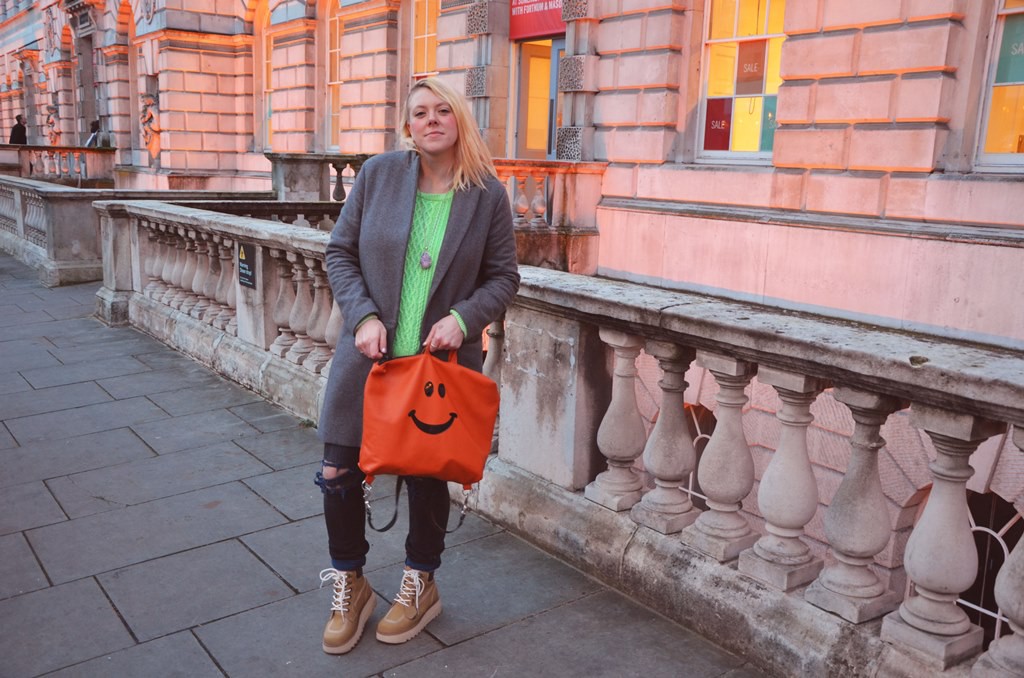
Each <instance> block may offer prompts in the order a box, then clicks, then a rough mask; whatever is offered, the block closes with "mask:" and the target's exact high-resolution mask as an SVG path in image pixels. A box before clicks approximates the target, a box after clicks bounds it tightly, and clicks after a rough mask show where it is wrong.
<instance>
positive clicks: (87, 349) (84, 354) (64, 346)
mask: <svg viewBox="0 0 1024 678" xmlns="http://www.w3.org/2000/svg"><path fill="white" fill-rule="evenodd" d="M89 339H90V337H89V336H88V335H83V336H81V337H75V338H74V339H60V338H57V339H55V340H54V342H55V344H56V345H55V346H54V347H53V348H51V349H50V353H51V354H52V355H53V357H55V358H57V359H58V360H60V361H61V362H62V363H64V364H65V365H71V364H72V363H80V362H86V361H91V360H104V359H107V358H112V357H114V356H129V355H134V354H136V353H145V352H148V351H154V350H157V349H159V348H166V347H164V346H163V345H162V344H160V343H159V342H158V341H157V340H156V339H153V338H152V337H147V336H146V335H144V334H136V335H127V334H118V335H115V336H114V337H113V338H111V339H110V340H109V341H101V342H93V341H89ZM78 342H81V343H78ZM147 367H149V366H148V365H147ZM149 369H152V368H151V367H149ZM110 376H112V377H113V376H116V375H113V374H111V375H110Z"/></svg>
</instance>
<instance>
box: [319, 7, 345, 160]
mask: <svg viewBox="0 0 1024 678" xmlns="http://www.w3.org/2000/svg"><path fill="white" fill-rule="evenodd" d="M335 28H337V31H338V34H337V43H336V44H333V43H332V42H331V40H332V39H333V38H334V36H333V34H332V31H333V30H334V29H335ZM344 33H345V21H344V19H343V18H342V16H341V3H337V2H335V3H331V11H330V12H329V13H328V16H327V40H325V41H324V42H325V43H326V51H327V58H326V61H325V64H326V66H327V68H326V69H325V71H326V72H325V73H324V83H325V85H326V92H327V115H325V116H324V118H325V119H326V124H327V130H326V134H325V136H324V148H326V149H327V150H329V151H337V150H338V149H339V148H340V147H341V104H340V102H341V88H342V85H344V84H345V81H344V79H342V77H341V62H342V57H341V55H342V48H341V39H342V37H343V36H344ZM335 59H336V60H337V63H336V64H334V62H333V60H335ZM332 66H333V67H334V68H336V69H337V73H336V75H337V76H338V79H337V80H331V69H332ZM335 90H337V92H338V101H339V106H338V109H337V110H335V109H334V97H333V95H334V91H335Z"/></svg>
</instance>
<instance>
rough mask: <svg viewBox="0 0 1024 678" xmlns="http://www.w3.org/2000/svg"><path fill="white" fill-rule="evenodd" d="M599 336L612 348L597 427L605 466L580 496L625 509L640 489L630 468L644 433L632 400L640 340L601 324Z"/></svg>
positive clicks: (636, 499)
mask: <svg viewBox="0 0 1024 678" xmlns="http://www.w3.org/2000/svg"><path fill="white" fill-rule="evenodd" d="M600 336H601V340H602V341H603V342H605V343H606V344H608V345H609V346H611V347H612V349H613V350H614V351H615V368H614V371H613V373H612V401H611V403H609V405H608V411H607V412H605V415H604V418H603V419H601V425H600V426H599V427H598V429H597V447H598V449H599V450H601V454H603V455H604V456H605V458H606V459H607V460H608V470H606V471H603V472H602V473H600V474H599V475H598V476H597V478H595V479H594V482H592V483H590V484H589V485H587V487H586V489H585V490H584V491H583V496H585V497H586V498H587V499H589V500H590V501H592V502H595V503H598V504H600V505H601V506H604V507H605V508H610V509H611V510H613V511H625V510H626V509H628V508H630V507H632V506H633V504H635V503H637V502H638V501H640V496H641V494H642V493H643V481H642V480H641V478H640V474H638V473H637V472H636V471H634V470H633V462H635V461H636V458H637V457H639V456H640V454H641V453H642V452H643V451H644V439H645V438H646V436H647V434H646V431H645V430H644V421H643V418H641V416H640V410H639V408H637V404H636V358H637V356H638V355H640V347H641V346H643V340H642V339H641V338H640V337H637V336H634V335H632V334H626V333H625V332H619V331H618V330H611V329H606V328H604V327H602V328H601V330H600Z"/></svg>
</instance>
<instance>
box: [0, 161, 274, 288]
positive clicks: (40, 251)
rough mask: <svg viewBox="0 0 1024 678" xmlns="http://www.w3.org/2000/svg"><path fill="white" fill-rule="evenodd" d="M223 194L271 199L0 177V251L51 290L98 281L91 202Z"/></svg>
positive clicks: (97, 247) (98, 256)
mask: <svg viewBox="0 0 1024 678" xmlns="http://www.w3.org/2000/svg"><path fill="white" fill-rule="evenodd" d="M228 196H230V197H232V198H235V199H245V200H249V201H253V202H257V201H261V200H269V199H270V198H271V194H270V193H266V192H253V193H244V194H239V193H231V194H222V193H216V192H212V191H170V192H168V191H145V190H114V189H113V188H88V189H86V188H74V187H70V186H62V185H59V184H54V183H51V182H44V181H36V180H32V179H21V178H16V177H10V176H0V249H3V250H4V251H6V252H9V253H11V254H13V255H14V256H15V257H16V258H17V259H19V260H20V261H22V262H23V263H25V264H28V265H29V266H32V267H33V268H36V269H38V270H39V271H40V280H41V281H42V283H43V284H44V285H47V286H50V287H53V286H58V285H65V284H69V283H77V282H86V281H91V280H100V279H102V277H103V265H102V262H101V254H102V251H101V246H100V241H99V218H98V216H97V214H96V212H95V211H94V210H92V209H91V204H92V202H93V201H94V200H112V199H117V198H132V197H135V198H138V199H149V198H169V199H174V198H178V199H196V198H204V197H205V198H210V199H216V198H218V197H228Z"/></svg>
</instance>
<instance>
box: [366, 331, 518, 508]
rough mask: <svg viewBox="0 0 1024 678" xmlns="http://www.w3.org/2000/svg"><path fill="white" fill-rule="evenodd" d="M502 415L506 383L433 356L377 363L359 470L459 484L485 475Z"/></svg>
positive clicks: (425, 354)
mask: <svg viewBox="0 0 1024 678" xmlns="http://www.w3.org/2000/svg"><path fill="white" fill-rule="evenodd" d="M497 417H498V385H497V384H495V383H494V381H493V380H491V379H489V378H488V377H485V376H484V375H482V374H480V373H479V372H475V371H473V370H471V369H469V368H467V367H463V366H461V365H459V363H458V358H457V354H456V351H449V356H448V360H441V359H440V358H437V357H436V356H434V355H433V354H431V353H430V352H429V351H424V352H422V353H418V354H416V355H412V356H407V357H403V358H393V359H391V360H385V361H381V362H378V363H376V364H375V365H374V366H373V367H372V368H371V369H370V375H369V376H368V377H367V379H366V387H365V389H364V393H363V440H362V447H361V449H360V451H359V468H360V469H361V470H362V471H363V473H365V474H366V476H367V478H366V482H367V483H372V482H373V478H374V476H376V475H385V474H387V475H398V476H419V477H427V478H437V479H439V480H446V481H448V482H453V483H459V484H461V485H462V486H463V488H465V489H467V490H468V489H469V487H470V486H471V485H472V484H473V483H476V482H479V480H480V479H481V478H482V477H483V474H484V463H485V462H486V461H487V455H488V454H490V451H491V437H492V435H493V433H494V422H495V421H496V420H497Z"/></svg>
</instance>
